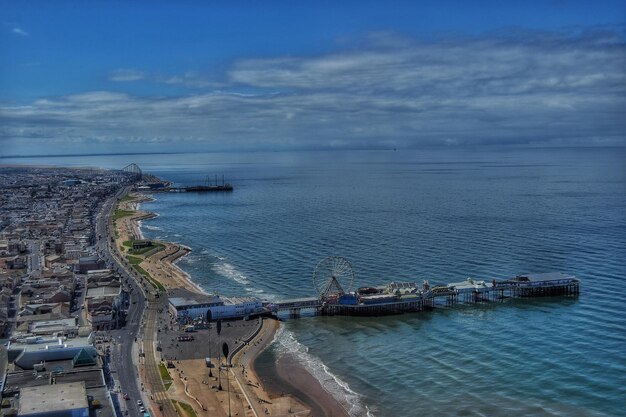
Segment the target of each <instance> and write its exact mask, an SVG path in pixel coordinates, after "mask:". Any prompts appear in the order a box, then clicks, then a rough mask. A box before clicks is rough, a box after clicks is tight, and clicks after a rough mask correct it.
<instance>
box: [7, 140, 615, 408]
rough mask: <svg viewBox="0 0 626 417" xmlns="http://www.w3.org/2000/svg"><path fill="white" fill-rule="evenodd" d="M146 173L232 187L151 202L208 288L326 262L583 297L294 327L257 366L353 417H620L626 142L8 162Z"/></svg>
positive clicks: (235, 291) (246, 287) (277, 291)
mask: <svg viewBox="0 0 626 417" xmlns="http://www.w3.org/2000/svg"><path fill="white" fill-rule="evenodd" d="M131 162H136V163H137V164H139V165H140V166H141V167H142V168H143V169H144V171H147V172H150V173H152V174H155V175H157V176H159V177H161V178H163V179H167V180H171V181H174V182H175V183H177V184H181V185H191V184H198V183H203V182H205V180H206V176H207V175H211V176H213V175H216V174H217V175H219V176H220V177H221V175H222V174H224V175H225V176H226V179H227V181H230V182H232V183H233V184H234V186H235V191H234V192H232V193H228V194H210V193H205V194H191V193H189V194H186V193H180V194H176V193H168V194H157V195H156V201H154V202H151V203H147V204H145V205H144V206H143V208H145V209H146V210H151V211H155V212H157V213H158V214H159V216H158V217H157V218H154V219H152V220H149V221H145V222H144V223H143V225H142V229H143V232H144V234H145V235H146V236H147V237H149V238H158V239H164V240H172V241H176V242H180V243H183V244H185V245H188V246H190V247H191V248H192V249H193V252H192V253H191V254H190V255H189V256H188V257H186V258H184V259H183V260H182V261H180V263H179V266H180V267H182V268H183V269H184V270H185V271H187V272H188V273H189V274H190V275H191V277H192V278H193V280H194V281H196V282H197V283H198V284H200V285H201V286H202V287H203V288H204V289H205V290H207V291H209V292H216V293H219V294H224V295H252V296H257V297H261V298H264V299H268V300H277V299H281V298H291V297H299V296H312V295H314V290H313V284H312V273H313V269H314V267H315V265H316V264H317V262H318V261H319V260H321V259H322V258H324V257H326V256H330V255H338V256H344V257H346V258H348V259H349V260H350V261H351V262H352V264H353V269H354V273H355V283H354V287H358V286H363V285H374V284H385V283H387V282H389V281H392V280H395V281H415V282H418V283H421V282H422V280H424V279H428V280H429V281H430V283H431V284H434V283H444V282H450V281H459V280H463V279H465V278H467V277H473V278H477V279H485V280H491V279H493V278H496V279H504V278H509V277H513V276H515V275H517V274H519V273H525V272H547V271H562V272H566V273H571V274H575V275H577V276H578V277H579V278H580V279H581V280H582V287H581V294H580V296H579V297H577V298H546V299H535V300H511V301H508V302H504V303H489V304H479V305H471V306H458V307H455V308H453V309H440V310H436V311H432V312H428V313H417V314H406V315H400V316H388V317H377V318H350V317H307V318H303V319H300V320H287V321H286V322H285V329H284V331H283V332H282V333H281V334H280V335H279V336H278V337H277V343H275V345H274V347H273V348H272V349H270V351H268V352H267V353H266V354H264V355H263V360H265V361H272V360H275V358H276V357H278V356H279V355H281V354H284V353H285V352H291V353H293V354H295V355H296V357H297V358H298V359H299V360H300V361H301V362H302V363H303V364H304V365H305V366H307V367H308V369H309V370H310V371H311V372H312V373H314V374H315V375H316V376H318V378H320V379H321V380H322V381H323V384H324V386H325V387H326V388H327V389H328V390H329V391H330V392H332V393H333V395H335V396H336V398H338V399H339V400H340V401H341V402H343V403H344V404H345V405H346V407H347V408H348V409H349V410H351V414H352V415H354V416H361V415H368V414H369V415H373V416H418V415H424V416H435V415H436V416H500V415H501V416H505V415H506V416H512V415H515V416H518V415H527V416H577V415H579V416H594V415H597V416H619V415H625V413H626V411H625V410H626V168H625V166H626V149H623V148H585V149H581V148H577V149H562V148H561V149H524V148H515V149H512V148H465V149H458V148H446V149H427V150H415V151H350V152H347V151H346V152H344V151H341V152H339V151H338V152H293V153H288V152H273V153H245V154H237V153H213V154H177V155H132V156H129V155H126V156H123V155H120V156H92V157H84V156H81V157H58V158H15V159H9V158H4V159H2V160H0V163H5V164H27V163H29V164H53V165H80V166H84V165H91V166H100V167H106V168H121V167H123V166H125V165H126V164H128V163H131Z"/></svg>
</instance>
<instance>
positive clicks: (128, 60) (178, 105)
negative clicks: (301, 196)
mask: <svg viewBox="0 0 626 417" xmlns="http://www.w3.org/2000/svg"><path fill="white" fill-rule="evenodd" d="M0 10H2V13H0V156H12V155H53V154H88V153H124V152H129V153H134V152H198V151H239V150H240V151H255V150H290V149H389V148H399V149H404V148H419V147H422V146H478V145H515V146H520V145H521V146H526V145H529V146H625V145H626V73H625V69H626V2H624V1H611V0H606V1H600V2H598V1H567V0H555V1H547V0H546V1H493V2H489V1H473V2H467V1H446V0H443V1H406V2H405V1H384V2H383V1H367V0H361V1H341V2H338V1H324V0H322V1H315V2H297V1H284V2H279V1H263V2H259V1H223V2H216V1H186V0H182V1H173V0H172V1H159V0H153V1H150V2H148V1H128V2H121V1H106V2H104V1H103V2H92V1H62V0H61V1H54V2H51V1H27V0H25V1H4V0H0Z"/></svg>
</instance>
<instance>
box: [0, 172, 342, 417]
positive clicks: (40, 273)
mask: <svg viewBox="0 0 626 417" xmlns="http://www.w3.org/2000/svg"><path fill="white" fill-rule="evenodd" d="M162 186H163V183H161V182H160V180H159V179H157V178H155V177H151V176H146V175H141V173H137V172H133V170H100V169H65V168H45V167H23V168H17V167H5V168H1V169H0V335H1V337H2V342H3V343H2V346H1V348H0V354H1V355H2V360H1V361H0V372H1V374H2V385H1V386H0V390H1V392H2V403H1V405H2V408H1V410H2V414H3V415H7V416H11V415H13V416H48V415H50V416H52V415H66V414H67V415H70V414H71V415H77V416H85V417H86V416H98V417H109V416H133V417H135V416H140V417H148V416H165V417H175V416H181V417H194V416H235V415H236V416H259V415H299V416H306V415H311V407H309V406H308V405H307V404H305V403H303V402H302V401H300V400H298V399H296V398H295V397H293V396H291V395H276V394H270V393H268V392H267V391H265V389H264V387H263V385H262V384H261V382H262V381H261V380H260V379H259V377H258V376H257V374H256V373H255V371H254V368H253V363H254V358H255V357H256V356H257V355H258V354H259V353H260V352H261V351H262V350H263V349H264V348H265V347H266V346H267V345H268V344H269V343H271V341H272V339H273V337H274V333H275V332H276V331H277V329H278V327H279V323H278V322H277V321H276V320H274V319H272V318H265V317H264V316H266V315H267V314H265V313H268V312H269V311H268V309H267V307H266V304H265V303H263V302H262V301H261V300H259V299H256V298H253V297H223V296H220V295H217V294H208V293H206V292H204V291H203V290H202V289H201V288H199V287H198V286H197V285H195V284H194V283H193V282H192V281H191V280H190V278H189V276H188V275H187V274H186V273H185V272H183V271H182V270H181V269H180V268H178V267H177V266H176V264H175V263H176V260H178V259H180V258H181V257H183V256H185V255H186V254H187V253H189V252H190V251H191V249H190V248H187V247H185V246H183V245H181V244H178V243H173V242H162V241H154V240H146V239H144V238H143V236H142V234H141V230H140V226H139V222H141V221H142V220H145V219H148V218H150V217H152V216H154V214H152V213H148V212H144V211H141V210H140V209H139V203H141V202H144V201H148V200H149V199H150V197H148V194H147V193H144V192H145V191H147V190H150V189H152V188H159V187H162ZM326 408H327V409H332V408H333V407H326ZM335 408H336V409H337V412H336V413H334V415H344V414H345V412H344V411H343V410H342V409H341V407H339V406H338V405H335Z"/></svg>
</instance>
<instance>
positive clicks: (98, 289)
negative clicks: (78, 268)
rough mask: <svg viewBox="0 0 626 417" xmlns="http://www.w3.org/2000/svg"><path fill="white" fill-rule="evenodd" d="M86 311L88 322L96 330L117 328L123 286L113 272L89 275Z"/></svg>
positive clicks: (91, 273) (99, 272)
mask: <svg viewBox="0 0 626 417" xmlns="http://www.w3.org/2000/svg"><path fill="white" fill-rule="evenodd" d="M86 289H87V292H86V294H85V304H84V306H85V311H86V313H87V321H89V323H91V327H92V328H93V329H94V330H110V329H114V328H115V327H116V323H117V315H118V311H119V307H120V304H121V299H122V284H121V282H120V278H119V277H118V276H117V275H114V274H112V273H111V271H108V270H105V271H98V272H97V273H96V271H90V272H89V273H88V275H87V288H86Z"/></svg>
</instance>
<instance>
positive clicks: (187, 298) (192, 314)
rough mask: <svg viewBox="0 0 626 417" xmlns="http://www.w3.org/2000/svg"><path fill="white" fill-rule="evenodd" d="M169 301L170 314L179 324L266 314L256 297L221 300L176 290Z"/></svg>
mask: <svg viewBox="0 0 626 417" xmlns="http://www.w3.org/2000/svg"><path fill="white" fill-rule="evenodd" d="M168 299H169V308H170V312H171V313H172V315H173V316H174V317H176V320H178V321H179V322H182V321H193V320H208V321H211V320H215V319H229V318H244V317H246V316H250V315H254V314H262V313H265V312H266V309H265V308H264V307H263V303H262V302H261V300H259V299H258V298H254V297H233V298H220V296H218V295H208V294H199V293H195V292H191V291H189V290H185V289H175V290H172V291H171V292H170V295H169V297H168Z"/></svg>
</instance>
